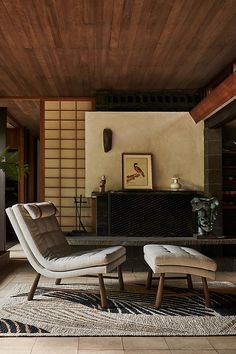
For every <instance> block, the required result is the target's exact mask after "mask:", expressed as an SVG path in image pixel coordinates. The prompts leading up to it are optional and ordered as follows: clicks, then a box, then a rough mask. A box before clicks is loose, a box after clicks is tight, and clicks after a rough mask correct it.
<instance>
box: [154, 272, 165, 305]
mask: <svg viewBox="0 0 236 354" xmlns="http://www.w3.org/2000/svg"><path fill="white" fill-rule="evenodd" d="M164 280H165V273H161V275H160V280H159V284H158V289H157V296H156V302H155V307H156V308H157V309H159V307H160V306H161V300H162V292H163V287H164Z"/></svg>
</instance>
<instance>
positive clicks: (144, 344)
mask: <svg viewBox="0 0 236 354" xmlns="http://www.w3.org/2000/svg"><path fill="white" fill-rule="evenodd" d="M122 341H123V346H124V349H125V350H136V349H137V350H145V349H168V346H167V344H166V341H165V339H164V338H161V337H125V338H122Z"/></svg>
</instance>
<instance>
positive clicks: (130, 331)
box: [0, 283, 236, 336]
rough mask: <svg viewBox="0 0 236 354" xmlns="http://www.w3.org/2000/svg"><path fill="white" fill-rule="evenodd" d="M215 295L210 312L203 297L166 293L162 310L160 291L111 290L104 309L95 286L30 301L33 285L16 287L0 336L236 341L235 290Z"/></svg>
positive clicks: (1, 317)
mask: <svg viewBox="0 0 236 354" xmlns="http://www.w3.org/2000/svg"><path fill="white" fill-rule="evenodd" d="M229 284H231V283H225V286H223V288H217V290H214V289H211V301H212V305H213V307H212V308H211V309H209V308H206V307H205V306H204V300H203V297H202V293H201V292H200V291H198V290H193V291H191V292H189V291H184V290H183V289H179V288H173V287H172V288H165V296H164V297H163V303H162V306H161V308H160V309H159V310H157V309H154V307H153V304H154V301H155V293H156V289H153V290H151V291H147V290H146V289H145V287H144V286H143V285H141V284H133V285H128V286H126V290H125V291H124V292H121V291H118V290H117V284H114V285H108V286H106V289H107V297H108V303H109V308H108V309H106V310H103V309H101V307H100V297H99V289H98V287H97V286H96V285H88V284H80V285H77V284H76V285H71V284H69V285H68V284H67V285H60V286H54V285H53V286H51V285H50V284H47V285H43V286H42V285H41V286H39V287H38V288H37V291H36V294H35V298H34V300H33V301H27V299H26V297H27V293H28V290H29V287H30V286H29V285H17V286H16V287H15V288H14V289H13V290H12V292H11V294H10V295H9V297H7V298H5V299H4V303H3V304H2V306H1V309H0V336H211V335H214V336H215V335H236V290H235V289H236V287H235V286H234V285H233V284H231V286H230V285H229Z"/></svg>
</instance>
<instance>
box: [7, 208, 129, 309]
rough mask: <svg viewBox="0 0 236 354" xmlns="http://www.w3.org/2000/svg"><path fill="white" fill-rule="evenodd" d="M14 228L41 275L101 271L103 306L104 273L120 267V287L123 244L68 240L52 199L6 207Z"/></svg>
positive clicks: (52, 276)
mask: <svg viewBox="0 0 236 354" xmlns="http://www.w3.org/2000/svg"><path fill="white" fill-rule="evenodd" d="M6 213H7V215H8V217H9V219H10V221H11V224H12V226H13V228H14V231H15V233H16V235H17V237H18V239H19V241H20V244H21V246H22V248H23V250H24V252H25V254H26V256H27V258H28V260H29V262H30V264H31V265H32V267H33V268H34V269H35V270H36V272H37V273H38V274H39V275H41V274H42V275H44V276H46V277H49V278H56V279H58V280H57V284H59V283H60V281H59V280H60V279H61V278H69V277H74V276H80V275H89V274H97V275H98V276H99V283H100V293H101V301H102V307H106V304H107V303H106V296H105V288H104V282H103V277H102V274H104V273H108V272H110V271H112V270H113V269H115V268H116V267H117V268H118V278H119V282H120V288H123V279H122V272H121V267H120V265H121V264H122V263H123V262H124V261H125V260H126V250H125V248H124V247H123V246H114V247H108V248H104V249H94V250H89V251H84V250H81V249H80V248H79V247H78V246H71V245H69V244H68V243H67V241H66V239H65V237H64V235H63V233H62V231H61V228H60V225H59V223H58V221H57V218H56V215H55V214H56V208H55V206H54V205H53V204H52V203H50V202H42V203H28V204H16V205H13V206H12V207H10V208H7V209H6ZM39 277H40V276H37V277H36V280H35V283H36V284H33V286H32V288H31V292H30V294H29V296H28V299H29V300H31V299H32V298H33V296H34V292H35V289H36V287H37V284H38V280H39Z"/></svg>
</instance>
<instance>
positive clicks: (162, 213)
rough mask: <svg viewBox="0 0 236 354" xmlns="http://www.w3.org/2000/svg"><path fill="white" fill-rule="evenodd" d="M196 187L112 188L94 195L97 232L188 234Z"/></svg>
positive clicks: (192, 226) (191, 227)
mask: <svg viewBox="0 0 236 354" xmlns="http://www.w3.org/2000/svg"><path fill="white" fill-rule="evenodd" d="M197 196H202V193H201V192H196V191H181V190H180V191H171V190H165V191H161V190H155V191H153V190H152V191H111V192H106V193H92V197H93V198H95V199H96V234H97V235H98V236H105V235H109V236H130V237H132V236H135V237H138V236H140V237H141V236H145V237H146V236H148V237H191V236H193V234H194V233H195V232H196V228H197V227H196V215H195V214H193V212H192V207H191V203H190V201H191V200H192V199H193V198H194V197H197Z"/></svg>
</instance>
